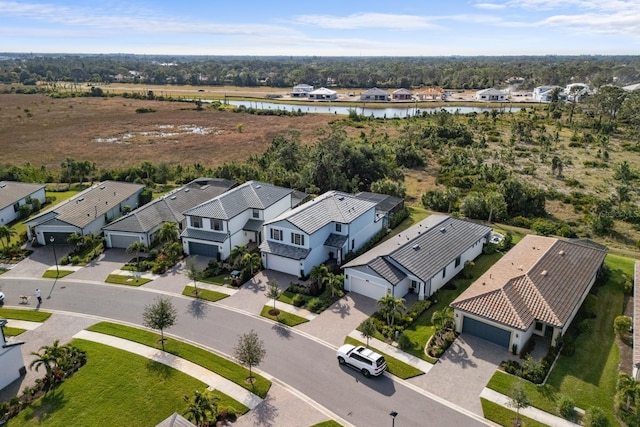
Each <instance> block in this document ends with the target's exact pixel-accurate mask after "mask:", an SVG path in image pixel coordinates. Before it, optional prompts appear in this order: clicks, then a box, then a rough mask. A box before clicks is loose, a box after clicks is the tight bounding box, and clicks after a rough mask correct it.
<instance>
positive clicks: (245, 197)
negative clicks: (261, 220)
mask: <svg viewBox="0 0 640 427" xmlns="http://www.w3.org/2000/svg"><path fill="white" fill-rule="evenodd" d="M292 191H293V190H291V189H290V188H283V187H278V186H276V185H272V184H266V183H264V182H259V181H248V182H245V183H244V184H242V185H240V186H238V187H236V188H233V189H232V190H229V191H227V192H226V193H224V194H222V195H220V196H218V197H215V198H214V199H212V200H209V201H207V202H204V203H202V204H200V205H198V206H196V207H194V208H192V209H189V210H187V211H186V212H184V214H185V215H191V216H201V217H205V218H218V219H231V218H233V217H235V216H236V215H238V214H240V213H242V212H244V211H245V210H247V209H266V208H268V207H269V206H271V205H273V204H274V203H277V202H278V201H280V200H282V199H283V198H285V197H287V196H289V195H290V194H291V193H292Z"/></svg>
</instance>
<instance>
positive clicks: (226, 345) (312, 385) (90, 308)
mask: <svg viewBox="0 0 640 427" xmlns="http://www.w3.org/2000/svg"><path fill="white" fill-rule="evenodd" d="M89 270H90V269H89V268H87V269H85V271H87V272H88V271H89ZM16 273H17V272H16ZM74 275H75V274H74ZM74 275H71V276H68V278H63V279H60V280H58V281H57V282H56V283H55V286H54V281H53V280H50V279H40V278H38V279H35V278H29V277H10V276H11V275H4V276H3V277H2V284H3V286H2V291H3V292H4V293H5V294H6V299H7V306H11V305H13V304H11V302H15V301H18V298H19V295H31V294H33V292H34V290H35V288H37V287H39V288H41V289H42V293H43V304H42V308H43V309H45V310H55V311H60V312H69V313H77V314H81V315H88V316H98V317H101V318H105V319H112V320H113V321H116V322H126V323H131V324H135V325H141V323H142V312H143V308H144V306H145V305H147V304H150V303H151V302H152V301H153V300H154V299H155V298H156V297H157V296H158V294H159V293H162V294H165V295H167V296H169V297H170V298H171V300H172V302H173V304H174V306H175V308H176V310H177V311H178V320H177V322H176V325H174V326H173V327H172V328H170V329H169V330H168V331H167V333H168V334H171V335H173V336H176V337H179V338H182V339H185V340H188V341H192V342H194V343H197V344H200V345H203V346H206V347H209V348H212V349H215V350H216V351H218V352H221V353H224V354H226V355H230V354H232V353H233V347H234V346H235V344H236V343H237V338H238V335H239V334H242V333H246V332H248V331H250V330H251V329H253V330H255V331H256V332H257V333H258V336H259V337H260V338H261V339H262V340H263V342H264V345H265V348H266V351H267V356H266V358H265V359H264V361H263V362H262V363H261V364H260V366H259V370H260V371H261V372H263V373H265V374H266V375H267V376H273V377H274V378H276V379H277V380H276V381H277V382H278V383H284V384H285V385H286V386H288V387H290V388H293V389H295V390H297V391H298V392H300V393H302V394H304V395H306V396H307V397H308V398H309V399H311V400H313V401H315V402H316V403H317V404H319V405H321V406H323V407H324V408H326V409H328V410H329V411H331V412H333V413H334V414H335V415H336V416H337V417H339V418H342V420H344V421H346V422H348V423H351V424H353V425H356V426H379V425H380V426H386V425H389V424H391V421H392V420H391V418H390V416H389V413H390V412H391V411H397V412H398V416H397V418H396V419H395V422H396V423H397V425H398V426H425V425H450V426H476V425H485V424H488V421H486V420H484V419H482V418H481V417H480V416H478V415H475V414H472V413H471V412H469V411H466V410H464V409H461V408H459V407H456V406H454V405H451V404H449V403H448V402H445V401H444V400H443V399H441V398H438V397H436V396H435V395H433V394H431V393H429V392H426V391H424V390H421V389H419V388H418V387H416V386H413V385H411V384H410V383H409V382H407V381H403V380H399V379H396V378H395V377H393V376H391V375H385V376H382V377H379V378H364V377H363V376H362V375H361V374H360V373H359V372H356V371H355V370H352V369H350V368H346V367H342V366H339V365H338V363H337V361H336V358H335V347H334V346H333V345H331V344H328V343H326V342H324V341H323V340H317V339H315V337H313V336H312V335H311V334H309V333H306V332H302V331H298V330H296V329H293V328H287V327H283V326H281V325H278V324H275V323H273V322H271V321H269V320H266V319H263V318H261V317H259V316H257V315H256V314H254V313H251V312H247V311H244V310H241V309H238V308H233V307H229V306H226V305H224V300H223V301H220V302H218V303H206V302H199V301H196V300H193V299H191V298H186V297H183V296H181V295H177V294H175V293H170V292H165V291H162V290H158V289H151V288H145V287H140V288H134V287H126V286H119V285H110V284H104V283H100V282H98V281H93V280H85V279H82V280H80V279H71V277H73V276H74ZM95 279H96V280H100V279H102V278H101V277H95ZM175 280H177V281H180V282H181V283H184V284H186V279H185V278H183V277H175ZM236 302H237V301H236ZM31 306H32V307H34V306H35V305H34V304H33V303H32V305H31ZM263 405H269V400H268V399H267V400H266V401H265V402H263ZM262 411H263V414H267V415H266V417H267V418H268V417H269V415H268V414H269V413H273V412H274V411H275V412H277V408H267V410H265V408H262ZM263 421H267V422H266V423H265V424H271V422H273V421H271V422H269V420H268V419H266V420H263ZM298 421H299V420H298Z"/></svg>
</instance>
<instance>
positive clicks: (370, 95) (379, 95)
mask: <svg viewBox="0 0 640 427" xmlns="http://www.w3.org/2000/svg"><path fill="white" fill-rule="evenodd" d="M387 100H389V94H387V91H386V90H383V89H378V88H377V87H374V88H371V89H369V90H365V91H364V92H362V94H360V101H387Z"/></svg>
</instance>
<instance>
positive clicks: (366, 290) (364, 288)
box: [349, 275, 387, 300]
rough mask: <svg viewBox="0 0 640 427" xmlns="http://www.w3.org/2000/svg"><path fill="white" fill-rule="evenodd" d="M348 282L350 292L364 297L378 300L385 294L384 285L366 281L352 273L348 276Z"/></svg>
mask: <svg viewBox="0 0 640 427" xmlns="http://www.w3.org/2000/svg"><path fill="white" fill-rule="evenodd" d="M349 283H350V286H351V287H350V291H351V292H355V293H357V294H360V295H364V296H365V297H369V298H373V299H375V300H379V299H380V298H382V297H383V296H385V295H387V288H385V287H384V286H380V285H378V284H375V283H371V282H367V281H366V280H363V279H360V278H358V277H354V276H352V275H350V276H349Z"/></svg>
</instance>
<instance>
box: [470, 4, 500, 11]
mask: <svg viewBox="0 0 640 427" xmlns="http://www.w3.org/2000/svg"><path fill="white" fill-rule="evenodd" d="M473 6H474V7H476V8H478V9H487V10H500V9H504V8H505V7H506V6H505V5H504V4H497V3H476V4H474V5H473Z"/></svg>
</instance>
